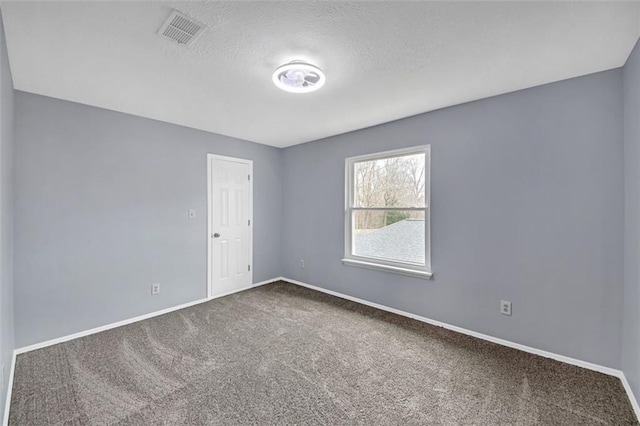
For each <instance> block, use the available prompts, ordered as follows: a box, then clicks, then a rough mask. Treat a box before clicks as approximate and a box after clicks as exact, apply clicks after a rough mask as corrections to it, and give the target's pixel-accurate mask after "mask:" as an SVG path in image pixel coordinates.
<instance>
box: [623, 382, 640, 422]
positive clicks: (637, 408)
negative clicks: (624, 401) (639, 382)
mask: <svg viewBox="0 0 640 426" xmlns="http://www.w3.org/2000/svg"><path fill="white" fill-rule="evenodd" d="M620 381H622V386H624V390H625V391H626V392H627V396H629V401H630V402H631V406H632V407H633V411H634V412H635V413H636V419H638V420H640V405H639V404H638V400H637V399H636V397H635V395H634V394H633V390H632V389H631V385H630V384H629V381H628V380H627V376H625V375H624V373H622V374H621V375H620Z"/></svg>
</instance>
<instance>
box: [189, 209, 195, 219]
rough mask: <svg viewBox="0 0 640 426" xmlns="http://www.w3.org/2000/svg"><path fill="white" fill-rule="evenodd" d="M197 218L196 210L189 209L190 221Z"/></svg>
mask: <svg viewBox="0 0 640 426" xmlns="http://www.w3.org/2000/svg"><path fill="white" fill-rule="evenodd" d="M195 218H196V209H189V219H195Z"/></svg>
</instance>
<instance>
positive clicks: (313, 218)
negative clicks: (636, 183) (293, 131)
mask: <svg viewBox="0 0 640 426" xmlns="http://www.w3.org/2000/svg"><path fill="white" fill-rule="evenodd" d="M621 90H622V72H621V70H620V69H617V70H612V71H607V72H603V73H598V74H594V75H589V76H585V77H581V78H575V79H571V80H565V81H562V82H559V83H555V84H550V85H546V86H541V87H536V88H532V89H528V90H524V91H520V92H515V93H512V94H507V95H502V96H498V97H494V98H490V99H485V100H481V101H477V102H473V103H468V104H464V105H460V106H455V107H451V108H447V109H443V110H439V111H435V112H431V113H427V114H423V115H419V116H415V117H411V118H408V119H405V120H401V121H397V122H393V123H389V124H385V125H381V126H377V127H373V128H370V129H365V130H361V131H357V132H353V133H348V134H344V135H340V136H336V137H332V138H329V139H326V140H322V141H315V142H310V143H307V144H303V145H298V146H293V147H289V148H287V149H285V150H284V158H283V167H284V181H283V182H284V183H283V199H284V210H283V214H284V221H283V271H284V276H285V277H288V278H292V279H296V280H300V281H304V282H307V283H310V284H314V285H318V286H321V287H324V288H327V289H330V290H334V291H338V292H341V293H344V294H347V295H351V296H355V297H359V298H362V299H366V300H369V301H372V302H376V303H381V304H383V305H387V306H390V307H394V308H398V309H402V310H404V311H408V312H411V313H415V314H419V315H423V316H426V317H429V318H432V319H436V320H440V321H444V322H446V323H449V324H453V325H457V326H461V327H464V328H467V329H471V330H475V331H477V332H481V333H486V334H489V335H492V336H496V337H500V338H504V339H508V340H511V341H514V342H518V343H522V344H525V345H529V346H533V347H535V348H540V349H543V350H547V351H551V352H555V353H559V354H563V355H566V356H570V357H575V358H578V359H582V360H586V361H590V362H594V363H597V364H601V365H605V366H609V367H613V368H619V367H620V345H621V337H620V334H621V329H622V327H621V313H620V305H621V303H622V301H621V287H622V286H621V283H622V269H623V266H622V256H623V254H622V248H623V236H622V226H621V223H622V220H623V171H622V166H623V152H622V151H623V148H622V102H621V99H622V93H621ZM425 143H430V144H431V147H432V180H431V191H432V198H431V202H432V227H431V228H432V265H433V271H434V274H435V278H434V279H433V280H431V281H427V280H421V279H417V278H410V277H405V276H400V275H395V274H390V273H386V272H379V271H373V270H367V269H361V268H355V267H350V266H344V265H343V264H342V263H341V258H342V256H343V210H344V159H345V157H349V156H353V155H360V154H366V153H372V152H377V151H384V150H389V149H393V148H400V147H408V146H412V145H421V144H425ZM300 259H304V260H305V268H304V269H301V268H300V266H299V261H300ZM501 299H505V300H510V301H512V302H513V316H512V317H506V316H503V315H500V314H499V302H500V300H501Z"/></svg>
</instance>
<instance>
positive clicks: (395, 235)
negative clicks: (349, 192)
mask: <svg viewBox="0 0 640 426" xmlns="http://www.w3.org/2000/svg"><path fill="white" fill-rule="evenodd" d="M424 217H425V215H424V211H406V210H404V211H403V210H358V211H355V212H354V214H353V254H354V255H356V256H363V257H371V258H375V259H383V260H389V261H394V262H405V263H413V264H420V265H424V263H425V262H424V261H425V247H424V237H425V228H424Z"/></svg>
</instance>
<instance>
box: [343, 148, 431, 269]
mask: <svg viewBox="0 0 640 426" xmlns="http://www.w3.org/2000/svg"><path fill="white" fill-rule="evenodd" d="M411 154H424V155H425V159H424V167H425V172H424V191H425V206H424V207H415V208H387V207H379V208H367V207H355V196H354V189H355V187H354V170H355V164H356V163H359V162H362V161H371V160H384V159H386V158H392V157H399V156H405V155H411ZM358 210H407V211H411V210H413V211H422V210H424V232H425V236H424V245H425V247H424V249H425V264H424V266H422V265H414V264H410V263H404V262H393V261H388V260H382V259H375V258H371V257H365V256H357V255H354V254H353V235H352V230H353V226H352V225H353V216H354V212H355V211H358ZM430 212H431V145H421V146H414V147H410V148H403V149H395V150H392V151H384V152H376V153H372V154H367V155H360V156H357V157H349V158H347V159H345V208H344V236H345V237H344V259H342V263H343V264H345V265H348V266H357V267H361V268H367V269H375V270H379V271H386V272H392V273H396V274H402V275H408V276H412V277H418V278H424V279H429V278H431V277H432V276H433V272H432V271H431V213H430Z"/></svg>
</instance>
